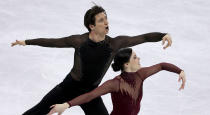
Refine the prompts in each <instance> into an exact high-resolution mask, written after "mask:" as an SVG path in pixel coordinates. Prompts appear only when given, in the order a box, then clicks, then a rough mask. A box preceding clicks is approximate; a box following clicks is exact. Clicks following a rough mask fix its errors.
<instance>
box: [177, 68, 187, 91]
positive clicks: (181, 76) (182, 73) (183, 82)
mask: <svg viewBox="0 0 210 115" xmlns="http://www.w3.org/2000/svg"><path fill="white" fill-rule="evenodd" d="M181 80H182V85H181V87H180V88H179V90H182V89H184V87H185V83H186V77H185V73H184V71H181V73H180V74H179V80H178V81H179V82H180V81H181Z"/></svg>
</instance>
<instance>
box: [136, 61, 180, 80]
mask: <svg viewBox="0 0 210 115" xmlns="http://www.w3.org/2000/svg"><path fill="white" fill-rule="evenodd" d="M161 70H166V71H169V72H174V73H177V74H179V73H181V71H182V70H181V69H180V68H179V67H177V66H175V65H173V64H170V63H159V64H156V65H153V66H150V67H145V68H142V69H140V70H139V71H137V72H138V74H139V75H140V77H141V78H142V80H145V79H146V78H147V77H149V76H151V75H153V74H155V73H157V72H159V71H161Z"/></svg>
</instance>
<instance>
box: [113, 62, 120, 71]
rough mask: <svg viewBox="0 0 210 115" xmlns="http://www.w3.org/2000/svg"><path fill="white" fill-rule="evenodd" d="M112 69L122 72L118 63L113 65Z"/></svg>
mask: <svg viewBox="0 0 210 115" xmlns="http://www.w3.org/2000/svg"><path fill="white" fill-rule="evenodd" d="M112 69H113V70H114V71H120V66H119V65H117V64H116V63H113V64H112Z"/></svg>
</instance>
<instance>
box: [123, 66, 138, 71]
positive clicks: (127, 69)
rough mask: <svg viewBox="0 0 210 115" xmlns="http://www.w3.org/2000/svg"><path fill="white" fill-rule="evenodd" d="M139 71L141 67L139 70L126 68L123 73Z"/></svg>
mask: <svg viewBox="0 0 210 115" xmlns="http://www.w3.org/2000/svg"><path fill="white" fill-rule="evenodd" d="M139 69H141V67H140V68H136V69H131V68H126V69H124V71H125V72H137V71H138V70H139Z"/></svg>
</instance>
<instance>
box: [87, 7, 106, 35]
mask: <svg viewBox="0 0 210 115" xmlns="http://www.w3.org/2000/svg"><path fill="white" fill-rule="evenodd" d="M101 12H104V13H105V14H106V11H105V10H104V9H103V8H102V7H101V6H97V5H95V6H93V7H92V8H91V9H89V10H88V11H87V12H86V13H85V16H84V24H85V27H86V28H87V29H88V31H89V32H90V31H91V29H90V27H89V25H90V24H91V25H95V16H96V15H97V14H99V13H101Z"/></svg>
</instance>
